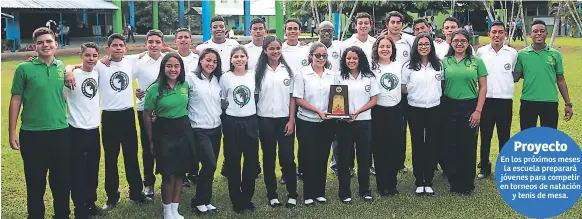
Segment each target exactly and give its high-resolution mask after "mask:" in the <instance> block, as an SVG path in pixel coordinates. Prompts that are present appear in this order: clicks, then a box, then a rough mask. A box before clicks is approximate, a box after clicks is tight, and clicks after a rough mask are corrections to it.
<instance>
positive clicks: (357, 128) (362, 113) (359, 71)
mask: <svg viewBox="0 0 582 219" xmlns="http://www.w3.org/2000/svg"><path fill="white" fill-rule="evenodd" d="M340 63H341V64H340V65H341V67H340V69H341V70H340V72H339V73H336V74H335V83H336V84H339V85H347V86H348V97H349V113H350V114H351V118H349V119H346V120H338V122H337V125H336V135H337V143H338V160H337V165H338V178H339V197H340V200H341V201H342V202H343V203H344V204H350V203H352V195H351V193H352V192H351V190H350V173H349V163H350V158H351V152H350V151H352V150H353V148H354V144H355V147H356V159H357V161H358V170H357V173H358V174H357V175H358V185H359V189H358V190H359V195H360V196H361V197H362V199H363V200H364V201H372V192H371V190H370V148H371V146H370V143H371V140H372V135H371V131H372V130H371V129H372V123H371V120H372V114H371V110H370V109H371V108H372V107H373V106H375V105H376V95H378V93H379V90H378V84H377V82H376V79H375V76H374V73H372V71H371V70H370V66H369V65H368V60H367V58H366V55H365V54H364V51H362V49H360V48H359V47H357V46H352V47H348V48H347V49H346V50H345V51H344V53H343V55H342V59H341V61H340Z"/></svg>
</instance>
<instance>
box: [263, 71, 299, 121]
mask: <svg viewBox="0 0 582 219" xmlns="http://www.w3.org/2000/svg"><path fill="white" fill-rule="evenodd" d="M292 93H293V78H291V77H289V72H287V68H285V65H283V64H279V66H277V69H275V70H273V69H272V68H271V66H269V65H267V69H265V76H264V77H263V81H262V82H261V90H260V91H259V101H258V103H257V115H258V116H260V117H269V118H281V117H288V116H289V101H290V99H291V94H292Z"/></svg>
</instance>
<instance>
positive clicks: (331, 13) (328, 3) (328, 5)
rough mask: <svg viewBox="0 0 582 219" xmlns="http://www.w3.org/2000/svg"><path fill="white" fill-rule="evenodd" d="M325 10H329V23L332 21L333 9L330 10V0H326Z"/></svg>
mask: <svg viewBox="0 0 582 219" xmlns="http://www.w3.org/2000/svg"><path fill="white" fill-rule="evenodd" d="M327 9H329V21H330V22H331V21H333V9H332V8H331V0H327ZM336 25H337V24H336Z"/></svg>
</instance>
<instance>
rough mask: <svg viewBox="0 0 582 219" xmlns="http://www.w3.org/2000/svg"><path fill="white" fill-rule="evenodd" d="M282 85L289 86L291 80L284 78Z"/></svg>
mask: <svg viewBox="0 0 582 219" xmlns="http://www.w3.org/2000/svg"><path fill="white" fill-rule="evenodd" d="M283 84H284V85H285V86H289V85H290V84H291V80H289V79H288V78H285V80H283Z"/></svg>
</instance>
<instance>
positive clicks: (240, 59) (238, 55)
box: [230, 50, 248, 69]
mask: <svg viewBox="0 0 582 219" xmlns="http://www.w3.org/2000/svg"><path fill="white" fill-rule="evenodd" d="M247 61H248V57H247V55H245V53H244V52H243V51H242V50H238V51H236V52H234V54H232V57H230V63H231V64H232V65H233V66H234V68H235V69H236V68H242V69H244V68H245V66H246V64H247Z"/></svg>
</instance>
